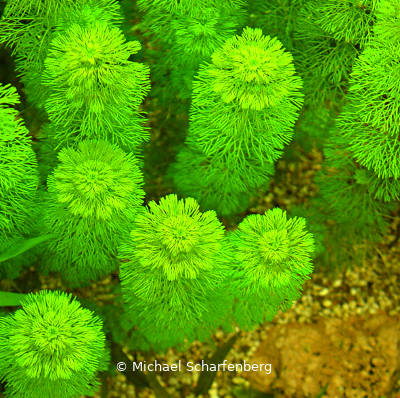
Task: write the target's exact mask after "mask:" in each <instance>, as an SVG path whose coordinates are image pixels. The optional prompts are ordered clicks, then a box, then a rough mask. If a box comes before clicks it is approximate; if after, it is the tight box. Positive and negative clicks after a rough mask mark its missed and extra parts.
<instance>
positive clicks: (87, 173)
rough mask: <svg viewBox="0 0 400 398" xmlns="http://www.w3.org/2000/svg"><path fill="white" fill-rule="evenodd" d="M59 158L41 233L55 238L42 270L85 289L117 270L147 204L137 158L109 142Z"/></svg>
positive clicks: (70, 150) (65, 151) (71, 150)
mask: <svg viewBox="0 0 400 398" xmlns="http://www.w3.org/2000/svg"><path fill="white" fill-rule="evenodd" d="M58 158H59V164H58V165H57V167H56V168H55V170H54V172H53V173H52V174H51V175H50V176H49V178H48V182H47V185H48V193H47V195H46V196H45V198H44V201H43V209H42V211H43V220H42V223H43V229H44V230H45V231H46V232H48V233H52V234H54V237H53V238H52V239H51V240H49V241H48V242H47V243H46V248H45V250H46V251H45V252H46V256H45V258H44V259H43V262H42V266H43V269H44V270H46V271H58V272H60V273H61V275H62V276H63V278H64V279H65V280H66V281H68V283H70V284H71V285H84V284H88V283H90V281H93V280H96V279H98V278H101V277H104V276H105V275H107V274H109V273H110V272H112V271H113V270H114V269H115V268H116V267H117V259H116V250H117V247H118V244H119V242H120V239H121V237H122V236H123V235H124V234H125V233H126V231H127V230H128V228H129V225H130V223H131V222H132V220H133V218H134V216H135V214H136V212H137V210H138V209H139V207H140V205H141V204H142V201H143V197H144V191H143V189H142V186H143V177H142V173H141V171H140V169H139V166H138V161H137V160H136V158H135V156H134V155H132V154H130V153H125V152H123V151H122V150H121V149H120V148H118V147H116V146H114V145H112V144H110V143H109V142H107V141H90V140H87V141H82V142H81V143H79V145H78V147H77V149H74V148H64V149H63V150H61V151H60V153H59V155H58Z"/></svg>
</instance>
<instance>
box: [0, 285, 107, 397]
mask: <svg viewBox="0 0 400 398" xmlns="http://www.w3.org/2000/svg"><path fill="white" fill-rule="evenodd" d="M106 359H107V356H106V351H105V336H104V333H103V331H102V322H101V320H100V319H99V318H97V317H96V316H94V315H93V314H92V312H91V311H89V310H87V309H84V308H82V307H81V305H80V304H79V302H78V301H76V300H75V299H73V298H72V297H71V295H68V294H66V293H63V292H50V291H40V292H39V293H37V294H30V295H28V296H27V298H26V299H24V301H23V303H22V308H21V309H19V310H17V311H16V312H15V313H13V314H10V315H7V316H5V317H0V379H1V378H2V379H3V380H4V381H5V382H6V394H7V396H9V397H24V398H53V397H54V396H55V395H56V396H57V397H58V398H69V397H78V396H81V395H87V394H91V393H92V392H93V390H94V389H96V388H97V387H98V381H97V379H96V372H97V371H98V370H100V369H104V367H105V365H106V364H105V360H106Z"/></svg>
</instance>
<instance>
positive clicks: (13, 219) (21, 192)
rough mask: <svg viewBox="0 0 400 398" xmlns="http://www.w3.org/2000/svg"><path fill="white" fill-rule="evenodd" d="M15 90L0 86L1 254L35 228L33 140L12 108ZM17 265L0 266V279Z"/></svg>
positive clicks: (14, 273)
mask: <svg viewBox="0 0 400 398" xmlns="http://www.w3.org/2000/svg"><path fill="white" fill-rule="evenodd" d="M19 103H20V100H19V96H18V94H17V90H16V89H15V87H13V86H11V85H9V84H8V85H0V252H2V251H4V250H6V249H7V248H8V247H10V246H11V245H12V244H13V242H14V241H15V240H16V239H18V238H23V236H24V235H29V233H30V232H32V230H33V228H34V225H33V224H34V217H35V215H36V214H35V209H36V207H37V206H36V205H37V187H38V184H39V179H38V167H37V161H36V156H35V153H34V152H33V149H32V140H31V138H30V137H29V136H28V130H27V129H26V127H25V125H24V123H23V121H22V119H21V117H20V116H19V114H18V111H17V110H16V109H14V106H16V105H19ZM20 269H21V263H20V262H4V263H0V276H3V277H7V278H12V279H13V278H15V277H17V276H18V273H19V271H20Z"/></svg>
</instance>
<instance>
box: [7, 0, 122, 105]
mask: <svg viewBox="0 0 400 398" xmlns="http://www.w3.org/2000/svg"><path fill="white" fill-rule="evenodd" d="M85 9H86V10H88V9H90V12H86V15H87V16H88V15H91V18H92V20H109V21H113V22H115V23H118V22H120V20H121V15H120V13H119V5H118V3H117V2H116V1H114V0H77V1H72V0H57V1H56V0H32V1H30V0H29V1H28V0H8V1H7V4H6V6H5V9H4V12H3V15H2V20H1V21H0V42H2V43H5V44H6V45H7V46H10V47H12V48H13V54H14V55H15V57H16V67H17V70H18V71H19V72H20V74H21V76H22V80H23V82H24V84H25V91H26V92H27V95H28V99H29V101H31V102H32V103H34V104H35V105H36V106H37V107H40V108H41V107H42V106H43V102H44V101H45V99H46V97H47V95H46V91H45V90H43V88H42V86H41V77H42V73H43V68H44V60H45V58H46V55H47V50H48V46H49V43H50V41H51V40H52V38H53V32H54V28H55V27H56V26H57V24H58V23H59V22H60V20H62V18H63V16H64V17H65V15H69V16H71V17H72V16H74V15H76V13H77V12H79V11H82V10H85ZM78 10H79V11H78Z"/></svg>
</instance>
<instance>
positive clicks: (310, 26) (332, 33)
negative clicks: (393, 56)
mask: <svg viewBox="0 0 400 398" xmlns="http://www.w3.org/2000/svg"><path fill="white" fill-rule="evenodd" d="M377 2H378V1H377V0H361V1H360V0H339V1H338V0H311V1H306V2H305V3H304V6H303V8H302V10H301V11H300V12H299V14H298V18H296V28H295V31H294V38H295V46H294V48H295V49H296V51H295V53H294V55H295V60H296V62H297V65H298V68H299V73H300V74H301V75H302V77H303V78H304V90H305V93H306V103H307V104H310V105H323V104H324V103H327V105H338V104H340V103H341V101H342V99H343V95H344V92H345V89H346V87H347V82H348V79H349V75H350V72H351V68H352V65H353V63H354V61H355V59H356V57H357V56H358V55H359V52H360V49H363V48H364V47H365V45H366V43H367V42H368V41H369V39H370V36H371V32H372V25H373V23H374V20H375V8H376V5H377Z"/></svg>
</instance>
